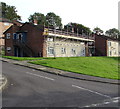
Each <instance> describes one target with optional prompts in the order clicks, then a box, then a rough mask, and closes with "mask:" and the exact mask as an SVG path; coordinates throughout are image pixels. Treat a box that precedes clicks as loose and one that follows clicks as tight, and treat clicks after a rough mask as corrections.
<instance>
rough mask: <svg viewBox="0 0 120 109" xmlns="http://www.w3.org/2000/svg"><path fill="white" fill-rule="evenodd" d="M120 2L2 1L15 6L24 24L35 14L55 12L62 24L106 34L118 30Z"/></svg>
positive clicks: (83, 0) (105, 0)
mask: <svg viewBox="0 0 120 109" xmlns="http://www.w3.org/2000/svg"><path fill="white" fill-rule="evenodd" d="M119 1H120V0H0V2H5V3H6V4H7V5H11V6H15V7H16V10H17V11H18V12H17V13H18V15H20V16H21V18H22V22H27V21H28V18H29V16H30V15H32V14H34V13H35V12H39V13H43V14H44V15H46V14H47V13H48V12H54V13H55V14H56V15H58V16H60V17H61V18H62V24H63V25H66V24H68V23H69V22H73V23H79V24H83V25H85V26H87V27H89V28H90V29H91V30H93V29H94V28H95V27H99V28H101V29H102V30H103V31H104V32H105V31H106V30H109V29H111V28H117V29H118V2H119Z"/></svg>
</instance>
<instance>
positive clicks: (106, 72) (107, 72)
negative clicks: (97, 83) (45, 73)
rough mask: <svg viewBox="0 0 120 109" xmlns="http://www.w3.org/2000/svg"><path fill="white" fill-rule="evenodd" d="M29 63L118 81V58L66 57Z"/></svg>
mask: <svg viewBox="0 0 120 109" xmlns="http://www.w3.org/2000/svg"><path fill="white" fill-rule="evenodd" d="M30 63H32V64H37V65H43V66H47V67H52V68H57V69H61V70H65V71H70V72H75V73H80V74H85V75H91V76H97V77H103V78H110V79H119V78H118V57H71V58H68V57H67V58H56V59H46V60H38V61H31V62H30Z"/></svg>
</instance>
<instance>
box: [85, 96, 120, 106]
mask: <svg viewBox="0 0 120 109" xmlns="http://www.w3.org/2000/svg"><path fill="white" fill-rule="evenodd" d="M119 99H120V97H115V98H111V99H108V100H107V101H103V102H102V103H97V104H91V105H87V106H83V107H96V106H102V105H107V104H110V103H119Z"/></svg>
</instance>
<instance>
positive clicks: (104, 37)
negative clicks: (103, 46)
mask: <svg viewBox="0 0 120 109" xmlns="http://www.w3.org/2000/svg"><path fill="white" fill-rule="evenodd" d="M96 36H98V37H102V38H103V39H105V40H112V41H120V40H119V39H115V38H112V37H108V36H105V35H96Z"/></svg>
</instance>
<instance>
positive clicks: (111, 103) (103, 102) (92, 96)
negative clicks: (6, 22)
mask: <svg viewBox="0 0 120 109" xmlns="http://www.w3.org/2000/svg"><path fill="white" fill-rule="evenodd" d="M2 66H3V69H2V70H3V74H4V75H5V76H6V77H7V78H8V84H7V86H6V88H5V89H4V90H3V92H2V107H118V85H114V84H105V83H99V82H90V81H83V80H77V79H71V78H66V77H62V76H58V75H53V74H49V73H45V72H42V71H37V70H34V69H31V68H27V67H23V66H18V65H13V64H11V63H6V62H3V63H2Z"/></svg>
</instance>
